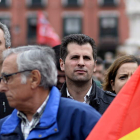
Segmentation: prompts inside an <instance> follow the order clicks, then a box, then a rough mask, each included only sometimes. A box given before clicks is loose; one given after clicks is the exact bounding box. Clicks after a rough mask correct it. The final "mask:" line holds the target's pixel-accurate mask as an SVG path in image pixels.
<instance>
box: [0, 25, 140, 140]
mask: <svg viewBox="0 0 140 140" xmlns="http://www.w3.org/2000/svg"><path fill="white" fill-rule="evenodd" d="M105 57H106V59H105V60H103V59H102V58H100V57H99V56H97V47H96V45H95V41H94V40H93V39H92V38H91V37H89V36H87V35H84V34H71V35H68V36H66V37H64V38H63V39H62V43H61V44H60V45H58V46H55V47H53V49H52V48H50V47H48V46H39V45H29V46H21V47H17V48H11V38H10V33H9V30H8V28H7V27H6V26H5V25H4V24H2V23H0V58H1V59H0V69H1V76H0V140H11V139H12V140H23V139H25V140H26V139H43V140H46V139H47V140H54V139H58V140H65V139H68V140H85V139H86V137H87V136H88V134H89V133H90V131H91V130H92V128H93V127H94V126H95V124H96V123H97V122H98V120H99V119H100V117H101V115H102V114H103V113H104V112H105V111H106V109H107V108H108V106H109V105H110V104H111V102H112V101H113V99H114V98H115V97H116V95H117V94H118V92H119V91H120V90H121V88H122V87H123V86H124V85H125V83H126V82H127V81H128V80H129V79H130V77H131V76H132V74H133V73H134V72H135V70H136V69H137V68H138V66H139V64H140V61H139V58H137V57H135V56H133V55H124V56H121V57H118V58H116V59H115V60H113V59H112V55H111V53H108V54H106V56H105Z"/></svg>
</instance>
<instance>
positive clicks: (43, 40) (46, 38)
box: [37, 12, 61, 47]
mask: <svg viewBox="0 0 140 140" xmlns="http://www.w3.org/2000/svg"><path fill="white" fill-rule="evenodd" d="M37 43H38V44H43V45H44V44H46V45H49V46H51V47H54V46H56V45H59V44H61V41H60V39H59V36H58V35H57V34H56V33H55V31H54V29H53V28H52V26H51V25H50V23H49V22H48V20H47V19H46V17H45V16H44V14H43V13H42V12H38V20H37Z"/></svg>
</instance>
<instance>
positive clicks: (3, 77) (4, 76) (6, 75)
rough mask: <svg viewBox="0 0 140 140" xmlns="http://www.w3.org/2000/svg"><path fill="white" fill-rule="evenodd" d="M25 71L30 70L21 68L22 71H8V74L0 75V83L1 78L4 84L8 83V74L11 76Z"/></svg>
mask: <svg viewBox="0 0 140 140" xmlns="http://www.w3.org/2000/svg"><path fill="white" fill-rule="evenodd" d="M26 71H32V70H23V71H18V72H15V73H10V74H2V76H1V77H0V83H1V80H3V82H4V83H5V84H7V83H8V80H6V78H8V77H10V76H13V75H16V74H18V73H23V72H26Z"/></svg>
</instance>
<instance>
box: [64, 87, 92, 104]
mask: <svg viewBox="0 0 140 140" xmlns="http://www.w3.org/2000/svg"><path fill="white" fill-rule="evenodd" d="M91 89H92V86H91V87H90V89H89V90H88V92H87V94H86V95H85V97H84V102H83V103H88V104H89V101H88V100H89V95H90V92H91ZM66 92H67V97H68V98H71V99H73V97H72V96H71V95H70V93H69V91H68V88H66Z"/></svg>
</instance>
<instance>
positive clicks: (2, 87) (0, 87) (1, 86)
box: [0, 80, 8, 92]
mask: <svg viewBox="0 0 140 140" xmlns="http://www.w3.org/2000/svg"><path fill="white" fill-rule="evenodd" d="M7 89H8V87H7V85H6V84H5V83H4V82H3V80H1V82H0V92H6V91H7Z"/></svg>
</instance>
